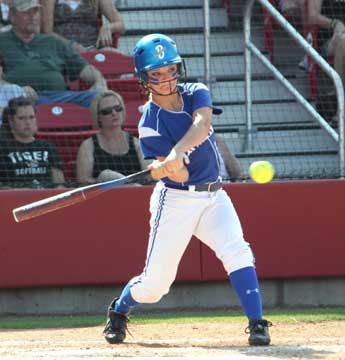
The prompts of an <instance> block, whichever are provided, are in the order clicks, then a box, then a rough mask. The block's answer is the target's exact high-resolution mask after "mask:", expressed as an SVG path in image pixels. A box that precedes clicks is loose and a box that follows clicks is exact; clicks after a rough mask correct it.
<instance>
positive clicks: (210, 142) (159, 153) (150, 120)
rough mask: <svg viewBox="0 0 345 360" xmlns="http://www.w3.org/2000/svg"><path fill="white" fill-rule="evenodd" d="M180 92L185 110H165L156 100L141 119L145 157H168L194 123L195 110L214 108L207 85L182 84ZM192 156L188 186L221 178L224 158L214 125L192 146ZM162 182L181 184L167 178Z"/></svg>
mask: <svg viewBox="0 0 345 360" xmlns="http://www.w3.org/2000/svg"><path fill="white" fill-rule="evenodd" d="M178 91H179V93H180V94H181V98H182V103H183V105H182V111H178V112H175V111H170V110H165V109H162V108H161V107H159V106H158V105H157V104H155V103H154V102H152V101H150V102H149V103H148V104H146V106H145V109H144V113H143V115H142V117H141V119H140V122H139V140H140V146H141V150H142V153H143V155H144V157H145V159H155V158H157V157H166V156H168V155H169V153H170V151H171V149H172V148H173V147H174V146H175V145H176V144H177V143H178V142H179V141H180V139H181V138H182V137H183V136H184V135H185V133H186V132H187V131H188V130H189V128H190V126H191V125H192V121H193V112H194V111H195V110H197V109H200V108H202V107H205V106H208V107H212V101H211V97H210V92H209V90H208V88H207V87H206V86H205V85H204V84H201V83H196V84H191V83H186V84H179V85H178ZM188 156H189V159H190V164H188V165H187V168H188V171H189V180H188V182H186V183H184V185H199V184H204V183H208V182H213V181H216V180H217V179H218V177H219V168H220V161H219V153H218V149H217V146H216V142H215V134H214V130H213V128H212V127H211V129H210V132H209V134H208V136H207V137H206V138H205V140H204V141H203V142H202V143H201V144H200V145H199V146H196V147H195V148H193V149H191V150H190V152H189V153H188ZM162 181H163V182H164V183H166V184H173V185H180V184H178V183H176V182H174V181H171V180H170V179H169V178H167V177H166V178H163V179H162Z"/></svg>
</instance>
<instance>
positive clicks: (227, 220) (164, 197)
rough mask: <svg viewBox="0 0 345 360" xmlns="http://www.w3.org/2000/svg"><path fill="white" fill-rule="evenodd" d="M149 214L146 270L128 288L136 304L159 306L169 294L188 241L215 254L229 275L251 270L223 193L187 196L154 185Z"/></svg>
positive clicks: (248, 253)
mask: <svg viewBox="0 0 345 360" xmlns="http://www.w3.org/2000/svg"><path fill="white" fill-rule="evenodd" d="M150 212H151V219H150V226H151V231H150V238H149V244H148V249H147V255H146V264H145V268H144V270H143V273H142V274H141V275H140V276H137V277H135V278H133V279H132V280H131V282H130V283H131V295H132V297H133V299H134V300H135V301H137V302H138V303H154V302H157V301H159V300H160V299H161V297H162V296H163V295H165V294H167V293H168V292H169V289H170V286H171V284H172V283H173V281H174V280H175V277H176V273H177V268H178V265H179V262H180V260H181V257H182V255H183V253H184V251H185V250H186V248H187V246H188V244H189V241H190V239H191V237H192V235H195V236H196V237H198V238H199V239H200V240H201V241H202V242H203V243H204V244H206V245H208V246H209V247H210V248H211V249H212V250H214V251H215V253H216V255H217V257H218V258H219V259H220V260H221V261H222V263H223V265H224V268H225V270H226V272H227V273H228V274H230V273H231V272H233V271H236V270H238V269H241V268H244V267H247V266H253V265H254V257H253V254H252V251H251V249H250V247H249V244H248V243H247V242H246V241H245V240H244V239H243V232H242V227H241V224H240V221H239V219H238V216H237V213H236V210H235V209H234V207H233V204H232V202H231V200H230V198H229V196H228V195H227V193H226V192H225V191H224V190H218V191H217V192H213V193H208V192H191V191H184V190H175V189H170V188H165V187H164V185H163V184H162V183H158V184H157V185H156V186H155V189H154V191H153V193H152V195H151V201H150Z"/></svg>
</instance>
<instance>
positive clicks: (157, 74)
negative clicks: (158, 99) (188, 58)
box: [147, 64, 178, 96]
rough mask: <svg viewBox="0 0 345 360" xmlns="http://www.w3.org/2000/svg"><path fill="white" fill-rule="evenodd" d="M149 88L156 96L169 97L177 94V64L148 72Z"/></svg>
mask: <svg viewBox="0 0 345 360" xmlns="http://www.w3.org/2000/svg"><path fill="white" fill-rule="evenodd" d="M147 75H148V78H149V79H148V86H149V88H150V89H151V90H152V93H153V94H155V95H161V96H167V95H171V94H173V93H175V92H176V86H177V79H178V67H177V65H176V64H174V65H169V66H164V67H162V68H159V69H155V70H151V71H148V72H147Z"/></svg>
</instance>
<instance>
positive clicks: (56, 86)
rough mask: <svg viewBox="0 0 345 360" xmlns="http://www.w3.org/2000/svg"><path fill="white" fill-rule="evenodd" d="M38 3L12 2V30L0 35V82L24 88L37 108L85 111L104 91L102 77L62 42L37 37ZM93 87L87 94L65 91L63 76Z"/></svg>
mask: <svg viewBox="0 0 345 360" xmlns="http://www.w3.org/2000/svg"><path fill="white" fill-rule="evenodd" d="M39 8H40V4H39V1H38V0H12V1H11V2H10V11H9V18H10V21H11V24H12V27H13V29H12V30H10V31H8V32H6V33H2V34H0V59H1V61H0V68H3V70H4V76H3V80H5V81H6V82H8V83H12V84H17V85H20V86H27V89H28V90H29V92H31V98H32V99H35V97H37V98H38V100H37V104H43V103H52V102H72V103H76V104H78V105H80V106H83V107H89V106H90V103H91V101H92V99H93V97H94V96H95V95H96V94H97V93H98V92H99V90H105V89H106V82H105V79H104V78H103V76H102V74H101V73H100V72H99V71H98V70H97V69H96V68H94V67H93V66H91V65H88V64H87V63H86V62H85V61H84V60H83V59H82V58H81V57H80V55H78V54H77V53H76V52H75V51H73V50H72V49H71V48H70V47H69V46H67V45H65V44H64V43H63V41H61V40H59V39H57V38H55V37H54V36H51V35H46V34H39V31H40V11H39V10H40V9H39ZM66 75H67V76H68V77H69V78H70V79H71V80H74V79H78V78H80V79H82V80H84V81H86V82H88V83H91V84H93V86H92V88H91V89H90V90H86V91H68V90H67V87H66V83H65V76H66Z"/></svg>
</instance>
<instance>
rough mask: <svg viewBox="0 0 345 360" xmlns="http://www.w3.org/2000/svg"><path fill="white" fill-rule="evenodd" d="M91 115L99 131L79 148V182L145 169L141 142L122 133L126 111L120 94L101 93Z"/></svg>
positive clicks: (99, 179)
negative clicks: (140, 146)
mask: <svg viewBox="0 0 345 360" xmlns="http://www.w3.org/2000/svg"><path fill="white" fill-rule="evenodd" d="M91 114H92V118H93V119H94V122H95V127H97V128H99V132H98V133H97V134H96V135H94V136H92V137H90V138H88V139H86V140H84V141H83V142H82V144H81V145H80V148H79V151H78V156H77V180H78V181H79V182H80V183H94V182H101V181H108V180H113V179H118V178H120V177H122V176H126V175H130V174H132V173H135V172H137V171H140V170H142V169H144V168H146V166H145V162H144V160H143V158H142V155H141V153H140V149H139V142H138V140H137V139H136V138H134V137H133V136H132V135H130V134H128V133H126V132H124V131H123V130H122V124H123V122H124V120H125V118H126V111H125V106H124V102H123V99H122V97H121V96H120V95H119V94H118V93H115V92H113V91H104V92H101V93H99V94H98V95H97V96H96V97H95V99H94V101H93V102H92V104H91Z"/></svg>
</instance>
